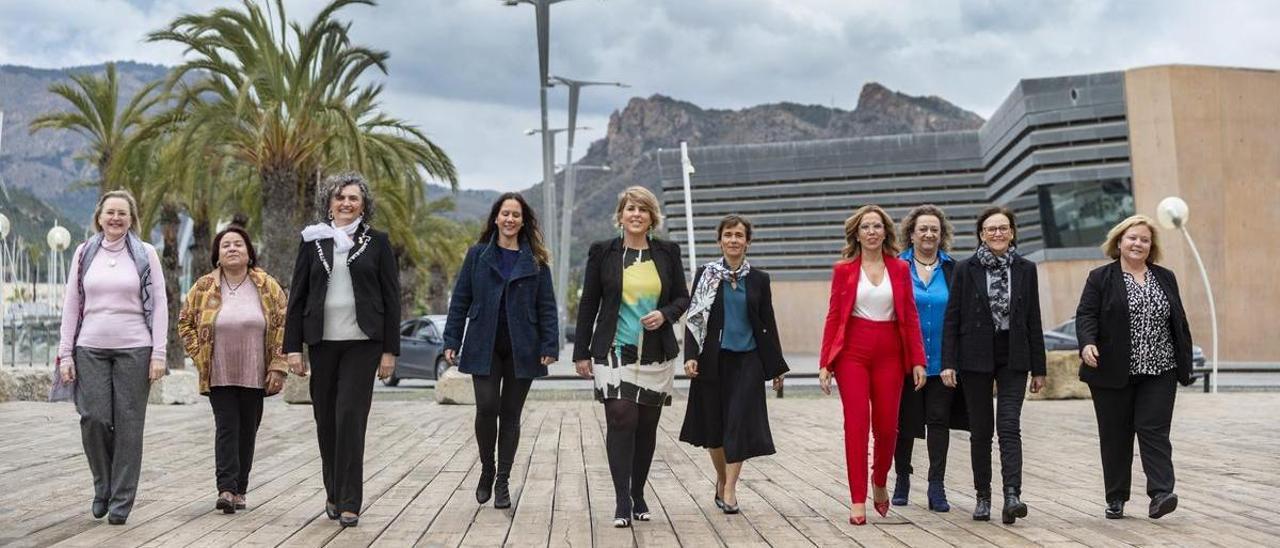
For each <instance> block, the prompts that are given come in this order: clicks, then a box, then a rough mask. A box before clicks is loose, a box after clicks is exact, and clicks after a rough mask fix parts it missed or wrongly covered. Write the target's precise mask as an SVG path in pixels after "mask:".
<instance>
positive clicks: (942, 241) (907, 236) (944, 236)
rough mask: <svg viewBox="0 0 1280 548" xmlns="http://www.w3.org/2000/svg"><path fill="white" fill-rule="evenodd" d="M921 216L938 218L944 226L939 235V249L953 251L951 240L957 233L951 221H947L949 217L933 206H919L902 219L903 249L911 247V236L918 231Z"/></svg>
mask: <svg viewBox="0 0 1280 548" xmlns="http://www.w3.org/2000/svg"><path fill="white" fill-rule="evenodd" d="M921 215H933V216H934V217H937V218H938V222H939V223H941V224H942V229H941V231H942V233H941V234H939V238H938V247H939V248H940V249H942V250H943V251H951V239H952V236H953V233H954V232H955V231H954V230H952V228H951V221H949V220H947V216H946V215H944V214H943V213H942V209H941V208H939V207H938V206H935V205H933V204H925V205H922V206H917V207H915V208H913V209H912V210H911V211H908V212H907V216H906V217H903V218H902V244H903V247H911V245H912V244H911V234H912V233H913V232H915V231H916V220H918V219H919V218H920V216H921Z"/></svg>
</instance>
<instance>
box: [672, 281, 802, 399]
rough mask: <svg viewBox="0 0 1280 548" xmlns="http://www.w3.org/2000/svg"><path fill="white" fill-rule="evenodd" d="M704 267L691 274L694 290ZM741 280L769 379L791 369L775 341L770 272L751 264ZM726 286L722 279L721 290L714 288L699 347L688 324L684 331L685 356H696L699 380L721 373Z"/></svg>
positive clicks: (692, 357)
mask: <svg viewBox="0 0 1280 548" xmlns="http://www.w3.org/2000/svg"><path fill="white" fill-rule="evenodd" d="M706 268H707V267H705V266H703V267H700V268H698V273H697V275H696V276H695V277H694V278H693V286H694V289H695V292H696V289H697V287H698V283H699V282H700V281H701V280H702V271H703V270H706ZM744 280H745V283H746V284H747V320H748V321H749V322H750V323H751V331H752V332H753V335H755V339H756V355H757V356H758V357H759V358H760V364H761V365H762V366H764V377H765V378H766V379H772V378H775V377H777V376H778V375H781V374H783V373H786V372H787V371H790V368H788V367H787V360H786V359H785V358H783V356H782V343H781V342H779V341H778V320H777V318H776V317H775V316H774V313H773V290H772V289H771V288H770V285H769V273H767V272H765V271H763V270H760V269H758V268H753V269H751V271H750V272H748V273H747V276H746V278H744ZM726 287H728V282H721V283H720V290H719V291H716V299H715V301H714V302H713V303H712V304H711V315H710V316H709V317H708V318H707V338H706V340H705V341H704V343H703V345H702V347H701V348H699V347H698V343H697V341H695V340H694V339H693V334H692V333H691V332H690V331H689V329H688V327H686V328H685V331H684V359H685V361H688V360H698V378H699V379H701V380H707V381H714V380H716V379H718V378H719V377H720V359H719V356H720V336H721V333H722V332H723V331H724V290H725V288H726Z"/></svg>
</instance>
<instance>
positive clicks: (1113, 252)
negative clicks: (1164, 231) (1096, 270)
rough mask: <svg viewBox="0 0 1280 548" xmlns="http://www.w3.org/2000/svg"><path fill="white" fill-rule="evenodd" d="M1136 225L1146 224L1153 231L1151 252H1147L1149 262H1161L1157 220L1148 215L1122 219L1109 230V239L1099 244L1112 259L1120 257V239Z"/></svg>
mask: <svg viewBox="0 0 1280 548" xmlns="http://www.w3.org/2000/svg"><path fill="white" fill-rule="evenodd" d="M1135 226H1145V227H1147V230H1149V231H1151V252H1150V253H1148V254H1147V262H1151V263H1158V262H1160V236H1159V233H1157V232H1156V222H1155V220H1154V219H1152V218H1151V217H1148V216H1146V215H1141V214H1139V215H1130V216H1129V218H1128V219H1125V220H1123V221H1120V223H1119V224H1117V225H1116V226H1113V227H1111V230H1109V231H1107V241H1105V242H1102V245H1101V246H1099V247H1101V248H1102V252H1103V253H1105V254H1106V255H1107V256H1108V257H1111V258H1112V259H1117V260H1118V259H1119V258H1120V239H1121V238H1123V237H1124V233H1125V232H1128V231H1129V229H1130V228H1133V227H1135Z"/></svg>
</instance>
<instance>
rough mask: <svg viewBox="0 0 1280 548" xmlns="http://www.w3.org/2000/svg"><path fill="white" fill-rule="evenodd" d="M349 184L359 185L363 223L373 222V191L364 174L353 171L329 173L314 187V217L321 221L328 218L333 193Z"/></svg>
mask: <svg viewBox="0 0 1280 548" xmlns="http://www.w3.org/2000/svg"><path fill="white" fill-rule="evenodd" d="M351 185H356V186H358V187H360V195H361V197H362V198H363V201H364V223H365V224H371V223H372V222H373V213H374V204H373V192H372V191H371V190H369V183H368V182H367V181H365V180H364V176H363V175H361V174H360V173H358V172H355V171H346V172H343V173H337V174H334V175H330V176H328V177H325V179H324V181H323V182H321V183H320V187H319V188H317V189H316V217H317V218H318V219H319V220H320V221H321V222H325V221H329V220H330V218H329V202H330V201H331V200H333V197H334V195H336V194H338V192H341V191H342V189H344V188H346V187H348V186H351Z"/></svg>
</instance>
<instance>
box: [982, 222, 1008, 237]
mask: <svg viewBox="0 0 1280 548" xmlns="http://www.w3.org/2000/svg"><path fill="white" fill-rule="evenodd" d="M982 232H984V233H985V234H986V235H988V236H995V235H996V234H1008V233H1010V232H1013V227H1011V226H1009V225H1000V226H984V227H982Z"/></svg>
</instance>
